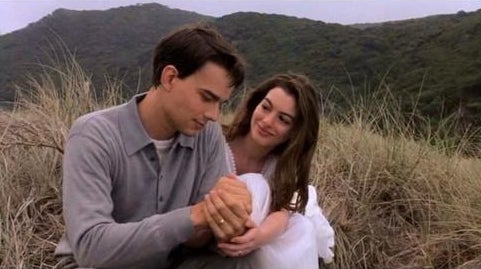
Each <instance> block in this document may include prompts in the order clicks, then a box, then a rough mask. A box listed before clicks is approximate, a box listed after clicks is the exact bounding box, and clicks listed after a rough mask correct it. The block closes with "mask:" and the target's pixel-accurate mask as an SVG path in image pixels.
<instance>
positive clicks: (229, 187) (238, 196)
mask: <svg viewBox="0 0 481 269" xmlns="http://www.w3.org/2000/svg"><path fill="white" fill-rule="evenodd" d="M213 190H221V191H223V192H225V193H227V194H228V195H229V196H230V197H231V198H232V199H233V200H236V201H237V202H242V203H243V204H244V206H245V210H246V211H247V214H251V213H252V201H251V194H250V192H249V190H248V189H247V185H246V184H245V183H244V182H243V181H242V180H240V179H238V178H237V176H236V175H234V174H229V175H227V176H225V177H221V178H220V179H219V181H217V183H216V184H215V186H214V189H213Z"/></svg>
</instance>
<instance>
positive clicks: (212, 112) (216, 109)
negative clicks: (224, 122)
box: [205, 103, 220, 121]
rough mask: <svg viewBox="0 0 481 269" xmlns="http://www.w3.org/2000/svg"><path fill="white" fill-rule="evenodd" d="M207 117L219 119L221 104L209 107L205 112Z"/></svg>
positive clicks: (214, 119)
mask: <svg viewBox="0 0 481 269" xmlns="http://www.w3.org/2000/svg"><path fill="white" fill-rule="evenodd" d="M205 117H206V118H207V120H211V121H217V120H218V119H219V117H220V106H219V104H217V103H216V104H212V105H210V106H209V109H208V110H207V111H206V112H205Z"/></svg>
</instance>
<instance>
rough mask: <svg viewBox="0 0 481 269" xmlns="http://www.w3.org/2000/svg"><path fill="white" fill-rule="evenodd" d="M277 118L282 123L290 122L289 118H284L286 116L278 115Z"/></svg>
mask: <svg viewBox="0 0 481 269" xmlns="http://www.w3.org/2000/svg"><path fill="white" fill-rule="evenodd" d="M279 119H280V120H281V122H282V123H284V124H286V125H289V124H291V120H290V119H288V118H286V117H283V116H281V117H279Z"/></svg>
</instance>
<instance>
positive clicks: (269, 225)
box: [218, 209, 290, 256]
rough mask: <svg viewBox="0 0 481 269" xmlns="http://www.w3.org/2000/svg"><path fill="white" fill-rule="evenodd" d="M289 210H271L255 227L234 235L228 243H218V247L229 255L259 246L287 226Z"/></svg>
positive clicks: (248, 250)
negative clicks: (239, 234)
mask: <svg viewBox="0 0 481 269" xmlns="http://www.w3.org/2000/svg"><path fill="white" fill-rule="evenodd" d="M289 216H290V214H289V212H288V211H287V210H285V209H282V210H280V211H276V212H272V213H271V214H269V215H268V216H267V217H266V219H265V220H264V221H263V222H262V223H261V224H260V225H259V226H258V227H255V228H252V229H250V230H248V231H247V232H246V233H245V234H244V235H242V236H237V237H234V238H233V239H232V240H231V241H230V242H228V243H219V244H218V247H219V249H221V250H222V251H223V252H225V253H226V254H227V255H229V256H243V255H246V254H248V253H250V252H251V251H253V250H255V249H257V248H259V247H261V246H262V245H265V244H267V243H269V242H270V241H272V240H273V239H274V238H276V237H277V236H279V235H281V234H282V233H283V232H284V231H285V230H286V228H287V222H288V220H289Z"/></svg>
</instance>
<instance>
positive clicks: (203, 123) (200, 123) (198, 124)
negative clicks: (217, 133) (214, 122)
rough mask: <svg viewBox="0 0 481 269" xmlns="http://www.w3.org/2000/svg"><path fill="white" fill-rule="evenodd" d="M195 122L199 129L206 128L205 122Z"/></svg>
mask: <svg viewBox="0 0 481 269" xmlns="http://www.w3.org/2000/svg"><path fill="white" fill-rule="evenodd" d="M194 122H195V123H196V125H197V126H198V127H199V128H204V126H205V122H202V121H198V120H194Z"/></svg>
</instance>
